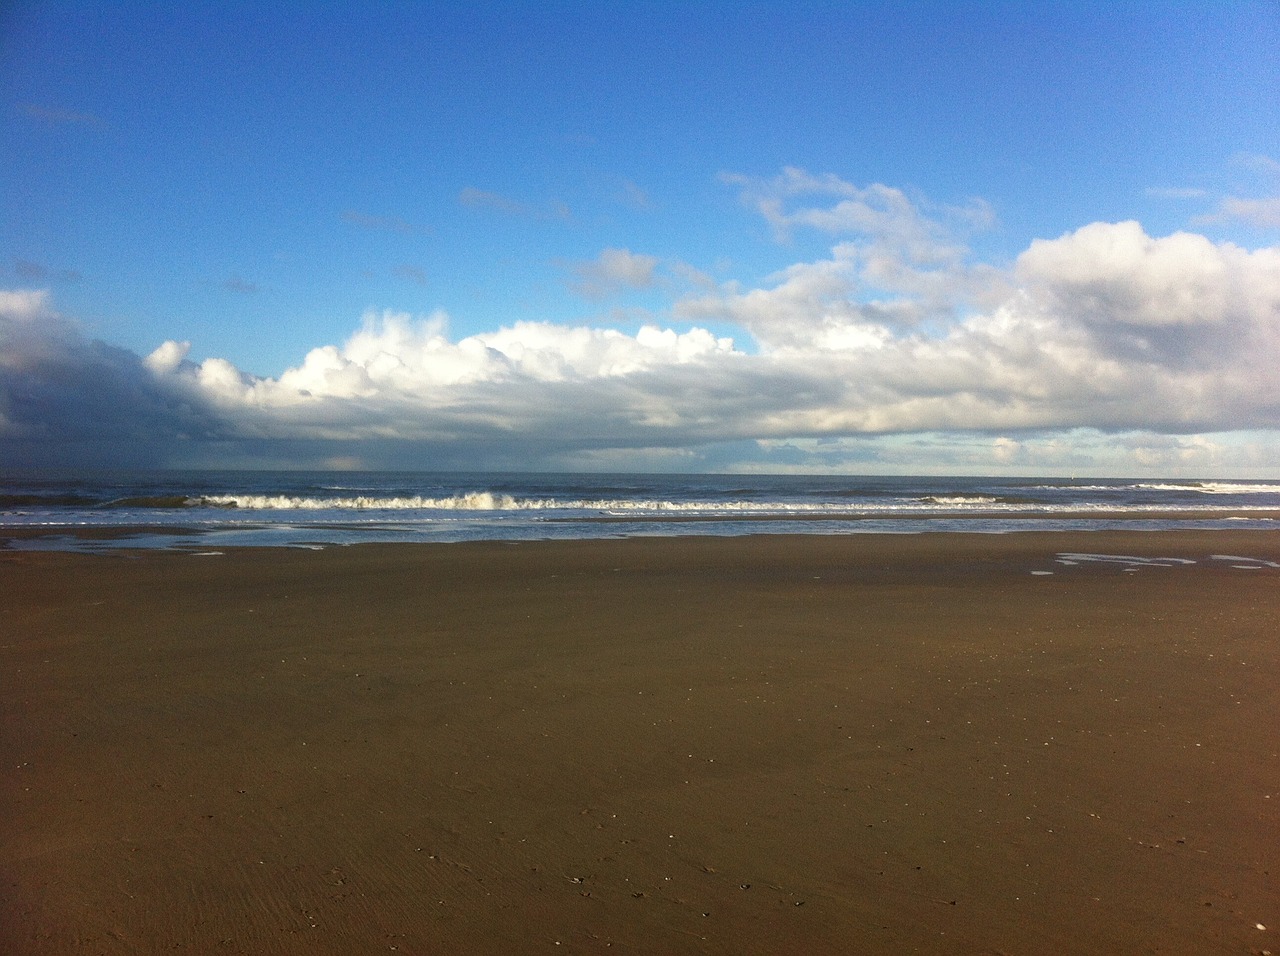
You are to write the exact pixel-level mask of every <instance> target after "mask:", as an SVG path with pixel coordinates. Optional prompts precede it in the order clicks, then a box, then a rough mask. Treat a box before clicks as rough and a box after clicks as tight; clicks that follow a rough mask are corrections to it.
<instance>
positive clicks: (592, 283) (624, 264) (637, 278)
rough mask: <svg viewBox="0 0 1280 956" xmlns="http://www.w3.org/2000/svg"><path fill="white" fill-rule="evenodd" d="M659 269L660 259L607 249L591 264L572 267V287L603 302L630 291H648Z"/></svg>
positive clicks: (586, 263)
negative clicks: (622, 292) (655, 271)
mask: <svg viewBox="0 0 1280 956" xmlns="http://www.w3.org/2000/svg"><path fill="white" fill-rule="evenodd" d="M657 265H658V257H657V256H648V255H641V254H638V253H634V252H631V251H630V250H628V249H605V250H603V251H602V252H601V253H600V255H599V256H598V257H597V258H595V259H592V260H591V261H589V262H574V263H571V264H570V266H569V268H570V271H571V272H572V273H573V275H574V277H575V279H574V281H573V282H572V283H571V287H572V288H573V290H574V291H575V292H577V293H578V294H579V295H583V296H585V297H587V298H588V299H604V298H607V297H609V296H611V295H615V294H617V293H618V292H621V291H624V290H627V289H648V288H650V287H652V286H653V284H654V270H655V269H656V268H657Z"/></svg>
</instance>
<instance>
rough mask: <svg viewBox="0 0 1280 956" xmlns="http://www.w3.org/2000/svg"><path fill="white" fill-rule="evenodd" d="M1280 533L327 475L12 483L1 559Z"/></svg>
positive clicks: (1259, 515)
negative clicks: (416, 545)
mask: <svg viewBox="0 0 1280 956" xmlns="http://www.w3.org/2000/svg"><path fill="white" fill-rule="evenodd" d="M1175 528H1195V529H1227V528H1231V529H1248V528H1256V529H1276V528H1280V484H1278V483H1274V482H1266V481H1218V480H1214V481H1207V480H1206V481H1190V480H1182V479H1179V480H1150V479H1143V480H1114V479H1109V480H1099V479H1075V478H974V477H950V478H949V477H857V476H837V475H739V474H734V475H682V474H653V475H644V474H543V473H529V474H507V473H503V474H494V473H431V472H331V471H326V472H316V471H147V472H104V473H97V474H87V473H76V474H51V473H43V474H3V473H0V539H3V543H0V547H8V548H10V549H58V550H74V551H104V550H111V549H118V548H167V549H187V550H193V551H202V550H210V549H216V548H218V547H222V546H227V547H245V546H272V547H298V548H323V547H332V546H340V545H351V544H360V543H365V542H460V541H481V540H488V541H532V540H551V539H585V538H618V537H630V536H637V535H668V536H670V535H746V534H859V533H867V532H877V533H895V534H917V533H923V532H934V531H966V532H981V533H1002V532H1009V531H1018V530H1022V531H1029V530H1153V531H1158V530H1167V529H1175Z"/></svg>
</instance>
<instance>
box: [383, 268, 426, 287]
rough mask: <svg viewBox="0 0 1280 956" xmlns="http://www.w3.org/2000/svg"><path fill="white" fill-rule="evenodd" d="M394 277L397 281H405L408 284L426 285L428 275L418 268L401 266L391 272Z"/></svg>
mask: <svg viewBox="0 0 1280 956" xmlns="http://www.w3.org/2000/svg"><path fill="white" fill-rule="evenodd" d="M391 273H392V275H394V276H395V277H396V278H397V279H404V280H405V281H406V282H412V283H414V284H415V285H426V284H427V274H426V272H424V271H423V270H422V269H419V268H418V267H417V266H411V265H408V264H407V263H406V264H401V265H398V266H396V267H395V268H394V269H392V270H391Z"/></svg>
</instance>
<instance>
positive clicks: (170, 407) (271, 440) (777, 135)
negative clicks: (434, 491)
mask: <svg viewBox="0 0 1280 956" xmlns="http://www.w3.org/2000/svg"><path fill="white" fill-rule="evenodd" d="M1276 49H1280V7H1278V6H1277V5H1276V4H1275V3H1252V4H1250V3H1234V4H1233V3H1200V4H1197V3H1178V4H1173V3H1144V4H1119V5H1117V4H1066V3H1063V4H996V3H992V4H965V3H960V4H940V3H939V4H932V3H915V4H871V3H867V4H857V3H851V4H845V5H833V4H803V3H801V4H797V3H787V4H782V3H772V4H745V5H744V4H714V3H701V4H698V3H694V4H690V5H687V6H686V7H683V8H681V9H680V10H679V11H676V10H675V9H674V8H673V7H672V6H671V5H669V4H618V5H613V4H610V5H606V4H587V3H558V4H557V3H538V4H515V3H509V4H465V5H464V4H445V3H436V4H408V3H384V4H358V5H357V4H275V5H265V4H245V5H237V4H231V3H216V4H182V5H177V4H141V3H116V4H87V3H40V2H28V3H21V2H19V3H9V4H5V5H4V6H2V7H0V139H2V140H3V142H5V143H6V144H7V145H6V148H5V149H4V150H3V151H0V290H4V291H3V293H2V295H3V297H2V298H0V350H2V351H0V452H3V453H4V457H7V458H8V459H9V460H10V462H12V463H15V464H42V463H45V464H49V463H63V464H66V463H70V464H77V465H89V464H110V463H116V462H121V463H129V462H133V461H134V460H135V459H139V458H140V459H142V460H145V461H158V462H161V463H165V464H175V465H186V464H209V463H222V464H230V465H235V466H247V467H255V466H256V467H270V466H283V465H291V464H298V465H305V466H317V465H321V466H322V465H325V464H326V463H328V464H335V465H337V464H347V465H350V464H363V465H369V466H397V467H469V466H478V467H502V468H509V467H546V468H591V469H596V468H652V469H660V470H665V469H669V468H674V469H688V470H722V469H731V470H738V469H746V470H790V469H798V470H851V471H906V472H927V471H943V472H947V471H956V472H980V473H985V472H990V473H998V472H1023V473H1027V472H1040V473H1045V472H1071V473H1110V474H1125V475H1128V474H1141V473H1147V472H1149V473H1160V474H1163V473H1169V474H1175V473H1176V474H1205V475H1209V476H1213V475H1232V474H1238V475H1242V476H1253V475H1258V474H1264V473H1265V474H1271V475H1274V474H1277V473H1280V437H1277V429H1280V404H1278V403H1277V401H1276V399H1275V398H1273V397H1272V396H1273V395H1274V394H1276V392H1275V386H1276V385H1277V384H1280V383H1278V382H1277V380H1276V378H1275V373H1274V372H1273V371H1272V369H1273V368H1275V367H1280V354H1278V353H1277V347H1278V345H1280V278H1278V276H1280V272H1278V269H1280V266H1278V265H1277V258H1278V257H1280V245H1278V244H1280V123H1278V122H1277V117H1278V116H1280V58H1277V57H1276V55H1275V52H1274V51H1275V50H1276ZM165 343H170V344H169V345H166V344H165ZM157 350H158V351H157ZM315 350H320V351H318V352H317V351H315ZM309 355H310V356H311V358H309V357H308V356H309ZM104 405H106V406H110V407H111V410H112V411H111V414H109V415H108V414H105V413H104V412H103V407H104ZM130 449H132V450H130Z"/></svg>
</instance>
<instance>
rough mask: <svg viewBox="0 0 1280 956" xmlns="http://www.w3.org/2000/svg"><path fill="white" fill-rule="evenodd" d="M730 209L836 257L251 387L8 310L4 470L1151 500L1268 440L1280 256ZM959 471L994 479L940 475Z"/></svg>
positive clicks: (1188, 241)
mask: <svg viewBox="0 0 1280 956" xmlns="http://www.w3.org/2000/svg"><path fill="white" fill-rule="evenodd" d="M725 181H726V182H728V183H730V184H732V185H734V186H736V187H737V188H738V189H740V191H741V195H742V198H743V201H744V202H745V203H746V204H747V205H748V206H749V207H751V208H753V209H754V210H755V211H756V212H757V213H758V214H759V215H760V216H762V217H763V219H764V221H765V222H766V223H767V224H768V225H769V226H770V228H771V229H772V230H773V231H774V233H775V235H776V236H777V237H778V239H779V241H781V242H784V243H785V242H787V241H788V240H789V239H790V238H791V237H792V236H793V235H794V234H795V233H796V232H797V231H799V230H809V231H813V232H815V233H816V234H818V235H821V236H826V237H829V240H830V242H831V246H830V249H829V254H828V255H826V256H824V257H823V258H820V259H817V260H814V261H806V262H798V263H795V264H793V265H791V266H789V267H787V268H786V269H783V270H782V271H780V272H778V273H777V274H775V275H773V276H771V277H769V278H768V279H767V280H765V281H763V282H761V283H759V284H758V285H756V286H754V287H743V286H742V285H741V284H738V283H726V284H722V285H719V286H712V287H711V288H706V287H702V288H697V289H696V291H689V292H685V293H683V294H679V293H677V294H676V298H675V299H674V300H673V301H672V302H671V305H670V309H669V311H668V312H666V313H664V316H663V317H662V318H661V319H659V320H655V321H653V322H652V323H650V324H645V325H643V326H642V327H640V328H639V329H638V330H636V331H623V330H620V329H616V328H609V327H592V326H577V325H565V324H558V323H554V322H549V321H548V322H520V323H515V324H512V325H509V326H504V327H502V328H499V329H497V330H495V331H492V332H486V333H483V334H479V335H473V336H468V337H464V338H461V339H458V340H456V341H455V340H454V339H452V338H451V337H450V335H449V320H448V317H447V316H445V315H444V314H442V313H437V314H435V315H430V316H419V317H412V316H409V315H405V314H401V313H396V312H392V311H381V312H376V311H370V312H368V313H366V314H365V316H364V317H363V318H362V320H361V322H360V325H359V327H358V328H357V329H356V331H355V332H354V333H353V334H352V335H351V337H350V338H349V339H348V340H347V341H346V342H344V343H342V344H340V345H323V346H321V347H319V348H316V349H313V350H312V351H311V352H310V353H308V354H307V355H306V356H305V357H303V358H302V359H301V361H300V362H299V363H298V364H297V365H296V366H295V367H293V368H290V369H288V370H286V371H285V372H283V373H282V374H281V375H280V376H278V377H275V378H260V377H255V376H252V375H249V374H247V373H245V372H243V371H241V370H240V369H238V368H236V367H235V366H234V365H232V364H231V363H229V362H227V361H225V360H224V359H220V358H208V359H204V360H203V361H200V362H195V361H192V360H191V359H190V357H189V356H190V346H189V345H188V344H186V343H178V342H165V343H163V344H161V345H160V346H159V347H158V348H157V349H156V350H155V351H154V352H152V353H151V354H150V355H148V356H145V357H141V356H138V355H135V354H133V353H130V352H127V351H125V350H122V349H117V348H113V347H111V346H108V345H105V344H103V343H101V342H95V341H90V340H88V339H87V338H86V337H84V335H83V334H82V333H81V332H80V331H79V330H78V329H77V328H76V326H75V325H74V323H72V322H70V321H69V320H66V319H64V318H61V317H59V316H58V315H57V314H56V313H55V312H54V310H53V306H52V303H51V301H50V299H49V297H48V295H47V294H46V293H44V292H39V291H13V292H7V293H0V443H3V446H4V447H5V448H7V449H8V450H7V452H6V457H8V458H9V460H11V461H16V462H19V463H20V462H21V461H23V460H30V461H31V462H34V463H39V462H40V461H41V460H44V459H48V458H49V457H50V456H51V455H53V456H54V457H56V455H55V453H54V451H53V449H58V448H62V449H64V450H65V453H66V455H67V456H72V452H71V450H72V449H76V448H79V449H81V450H86V449H87V451H86V454H102V453H103V452H102V449H103V447H104V446H112V447H121V446H126V445H129V444H130V443H134V444H136V445H137V447H139V448H145V449H147V451H146V454H154V455H158V456H160V457H159V459H158V460H160V461H163V462H168V463H172V462H197V461H198V462H200V463H201V464H208V463H210V462H211V461H216V460H218V456H219V455H240V456H241V458H238V459H236V460H235V462H234V463H237V464H241V463H244V459H246V458H247V459H250V460H252V459H253V457H254V456H255V455H256V456H258V457H257V459H256V460H259V461H261V462H264V463H272V464H278V463H279V462H280V461H281V460H284V459H285V458H288V456H290V455H292V456H294V460H298V461H299V462H300V463H307V464H312V463H314V462H316V461H319V460H322V458H323V456H324V454H336V453H337V452H336V451H335V450H337V449H342V450H344V451H345V452H347V453H349V454H347V455H346V457H356V458H359V459H360V460H363V461H365V462H366V463H368V464H370V465H374V466H388V465H393V464H394V465H397V466H402V467H405V466H414V467H528V468H542V467H595V466H600V467H604V466H608V465H610V464H616V465H617V466H618V467H636V466H637V465H641V466H643V465H645V464H648V465H656V466H659V467H688V468H698V467H734V468H752V467H755V468H765V467H768V466H770V465H772V466H776V467H778V468H779V469H783V468H790V467H798V468H803V467H806V466H812V467H848V468H856V467H858V466H859V465H860V464H861V465H867V466H870V465H875V464H877V462H878V463H879V464H881V465H886V467H887V466H889V465H893V464H895V462H894V461H893V456H894V455H902V456H905V457H903V458H902V459H901V460H900V461H898V462H897V465H898V467H900V468H901V469H903V470H912V468H913V466H912V461H913V460H914V462H915V467H914V470H926V469H925V467H924V465H926V464H928V463H929V461H933V462H935V463H936V462H939V461H943V462H946V461H950V462H951V463H953V464H954V465H955V466H956V467H957V468H960V467H963V469H964V470H969V471H972V470H978V471H983V470H985V471H990V472H995V471H998V470H1000V469H1023V470H1027V469H1031V470H1039V471H1042V472H1044V471H1056V470H1068V469H1074V468H1075V467H1076V466H1077V465H1079V466H1081V471H1088V470H1089V467H1090V464H1091V463H1092V466H1093V467H1094V468H1095V469H1096V468H1100V467H1106V468H1110V469H1118V470H1125V469H1126V468H1127V469H1128V470H1129V473H1133V474H1137V473H1140V472H1141V471H1142V470H1143V469H1144V468H1157V469H1158V468H1168V467H1171V466H1177V465H1178V463H1179V462H1181V463H1182V464H1183V465H1185V466H1186V467H1195V466H1203V467H1206V468H1208V467H1218V466H1221V465H1222V464H1223V462H1222V461H1218V460H1216V459H1215V458H1214V455H1215V454H1216V453H1217V452H1216V451H1215V450H1214V449H1215V448H1217V447H1218V446H1217V445H1215V444H1214V442H1213V441H1211V440H1210V439H1207V438H1204V437H1203V436H1206V435H1211V434H1215V433H1244V432H1246V431H1255V432H1260V433H1264V434H1266V433H1269V432H1271V431H1273V430H1275V429H1278V428H1280V248H1274V247H1264V248H1260V249H1255V250H1249V249H1245V248H1242V247H1240V246H1237V245H1234V244H1232V243H1229V242H1213V241H1211V240H1209V239H1208V238H1206V237H1205V236H1202V235H1198V234H1195V233H1189V232H1179V233H1174V234H1172V235H1168V236H1160V237H1153V236H1150V235H1148V234H1147V233H1146V232H1145V231H1144V229H1143V228H1142V227H1141V225H1139V224H1138V223H1137V222H1117V223H1092V224H1089V225H1086V226H1084V227H1082V228H1079V229H1077V230H1075V231H1073V232H1069V233H1067V234H1064V235H1062V236H1059V237H1057V238H1053V239H1041V240H1036V241H1034V242H1032V243H1031V244H1030V245H1029V246H1028V247H1027V248H1026V249H1025V250H1024V251H1023V252H1022V253H1021V254H1020V255H1019V256H1017V258H1016V260H1015V261H1013V262H1012V263H1005V264H992V263H983V262H979V261H976V260H975V257H974V256H973V254H972V252H971V250H970V249H969V248H968V246H967V245H966V241H967V240H966V237H967V236H969V235H972V234H973V233H974V232H975V231H979V230H982V229H985V228H989V227H990V226H991V225H992V223H993V218H994V217H993V216H992V214H991V210H990V208H989V207H988V206H987V205H986V204H985V203H982V202H980V201H975V202H973V203H970V204H966V205H965V206H962V207H934V206H930V205H928V204H926V203H924V202H922V201H918V200H913V199H912V198H910V197H908V196H907V195H906V194H905V193H903V192H901V191H899V190H896V189H893V188H891V187H887V186H883V185H879V184H872V185H871V186H867V187H856V186H853V185H851V184H848V183H845V182H843V181H841V180H839V179H838V178H836V177H833V176H814V175H811V174H809V173H806V172H804V171H801V170H785V171H784V172H783V174H782V175H781V176H779V177H776V178H773V179H769V180H763V179H752V178H749V177H745V176H727V177H725ZM658 261H659V260H658V259H657V258H655V257H652V256H647V255H645V254H643V253H639V252H632V251H630V250H625V249H605V250H603V251H602V252H601V253H600V255H599V257H598V258H597V259H596V260H593V261H591V262H586V263H582V264H580V265H578V266H577V267H575V268H574V275H575V277H576V281H577V282H578V283H579V284H580V285H581V287H582V288H581V291H583V292H584V294H588V295H593V296H596V297H603V296H605V295H608V294H613V293H615V292H623V291H626V290H628V289H636V288H640V289H647V288H649V287H650V286H652V285H653V281H654V270H655V267H656V265H657V264H658ZM708 326H714V327H716V328H719V329H724V328H726V327H730V328H733V329H737V330H740V334H737V333H735V334H734V335H733V337H732V338H730V337H726V336H724V335H716V334H713V333H712V332H710V331H708V329H707V327H708ZM1112 434H1114V435H1117V436H1119V437H1116V438H1108V439H1106V440H1105V441H1103V439H1101V438H1099V437H1098V436H1105V435H1112ZM1081 436H1084V437H1081ZM1089 436H1093V437H1089ZM1055 443H1058V444H1055ZM1218 444H1221V443H1220V442H1219V443H1218ZM1228 444H1229V443H1228ZM949 445H954V446H955V447H961V446H963V447H964V448H968V449H972V448H974V447H980V448H981V449H982V450H983V454H982V455H980V456H978V457H977V458H973V457H972V456H971V455H969V454H968V453H967V452H966V453H965V454H959V453H957V454H955V455H952V456H951V458H949V459H948V458H947V452H946V448H947V447H948V446H949ZM1103 445H1105V446H1106V451H1105V453H1104V452H1103V451H1102V450H1101V448H1102V446H1103ZM1210 446H1213V447H1210ZM308 448H311V449H312V452H307V451H306V449H308ZM913 448H914V449H915V458H914V459H912V458H911V455H912V449H913ZM866 449H872V450H873V452H874V453H873V454H872V456H871V457H872V458H875V459H876V460H875V461H871V460H869V459H868V457H867V456H866V455H865V454H863V452H865V450H866ZM930 449H931V450H932V451H930ZM321 450H322V451H321ZM860 450H861V451H860ZM121 454H123V453H120V452H117V458H119V457H120V455H121ZM930 454H932V455H933V456H934V457H933V458H932V459H929V458H928V456H929V455H930ZM1240 454H1241V455H1243V457H1237V458H1236V459H1233V461H1235V462H1237V463H1242V464H1241V467H1247V466H1248V465H1249V461H1250V460H1251V459H1250V458H1249V454H1246V453H1245V452H1241V453H1240ZM1250 454H1252V455H1253V459H1252V460H1256V459H1257V458H1258V453H1257V452H1256V449H1255V450H1254V452H1252V453H1250ZM308 455H309V456H310V457H308ZM967 455H968V457H966V456H967ZM42 456H43V459H42ZM1082 456H1083V458H1082ZM1262 458H1263V459H1264V460H1265V458H1266V453H1265V452H1264V453H1262ZM68 460H70V458H68ZM1103 463H1105V465H1104V464H1103ZM1188 463H1189V464H1188Z"/></svg>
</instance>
